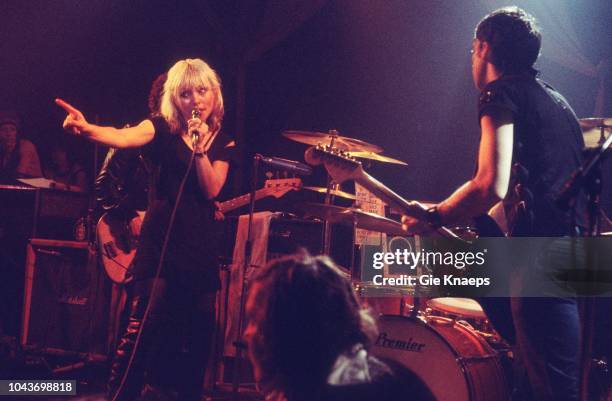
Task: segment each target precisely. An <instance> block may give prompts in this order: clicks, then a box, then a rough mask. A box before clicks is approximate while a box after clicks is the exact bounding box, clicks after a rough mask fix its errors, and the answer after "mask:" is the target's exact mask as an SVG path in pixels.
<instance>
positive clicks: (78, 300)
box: [58, 294, 89, 306]
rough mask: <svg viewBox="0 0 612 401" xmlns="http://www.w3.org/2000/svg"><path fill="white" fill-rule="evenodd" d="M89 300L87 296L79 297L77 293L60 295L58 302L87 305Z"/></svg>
mask: <svg viewBox="0 0 612 401" xmlns="http://www.w3.org/2000/svg"><path fill="white" fill-rule="evenodd" d="M88 300H89V298H87V297H79V296H78V295H72V296H71V295H66V294H64V295H62V296H61V297H60V298H59V299H58V302H59V303H60V304H68V305H81V306H84V305H87V301H88Z"/></svg>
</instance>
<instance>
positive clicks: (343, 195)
mask: <svg viewBox="0 0 612 401" xmlns="http://www.w3.org/2000/svg"><path fill="white" fill-rule="evenodd" d="M302 189H306V190H308V191H314V192H318V193H320V194H326V193H327V188H325V187H302ZM329 192H330V193H331V194H332V195H334V196H338V197H340V198H345V199H350V200H355V199H357V197H356V196H355V195H353V194H349V193H348V192H344V191H340V190H339V189H332V190H330V191H329Z"/></svg>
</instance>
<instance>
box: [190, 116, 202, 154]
mask: <svg viewBox="0 0 612 401" xmlns="http://www.w3.org/2000/svg"><path fill="white" fill-rule="evenodd" d="M191 118H192V119H194V118H200V110H198V109H196V108H194V109H193V110H191ZM199 139H200V131H198V130H197V129H193V130H191V143H192V144H193V146H194V147H195V145H196V143H198V140H199Z"/></svg>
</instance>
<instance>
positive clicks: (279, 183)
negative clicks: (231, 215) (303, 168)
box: [218, 178, 302, 213]
mask: <svg viewBox="0 0 612 401" xmlns="http://www.w3.org/2000/svg"><path fill="white" fill-rule="evenodd" d="M301 187H302V180H300V179H299V178H282V179H276V180H266V182H265V183H264V186H263V188H261V189H258V190H257V191H255V200H256V201H257V200H260V199H262V198H266V197H268V196H274V197H275V198H280V197H281V196H284V195H285V194H286V193H287V192H289V191H293V190H298V189H300V188H301ZM250 200H251V194H250V193H248V194H244V195H240V196H238V197H236V198H232V199H230V200H226V201H224V202H220V203H219V205H218V209H219V211H220V212H221V213H227V212H230V211H232V210H234V209H238V208H239V207H242V206H244V205H248V204H249V202H250Z"/></svg>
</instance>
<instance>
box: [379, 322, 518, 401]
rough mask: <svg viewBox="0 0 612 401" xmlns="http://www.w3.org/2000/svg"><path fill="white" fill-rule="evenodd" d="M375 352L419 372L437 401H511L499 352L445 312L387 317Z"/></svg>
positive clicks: (381, 326) (381, 324) (382, 324)
mask: <svg viewBox="0 0 612 401" xmlns="http://www.w3.org/2000/svg"><path fill="white" fill-rule="evenodd" d="M379 328H380V333H379V335H378V337H377V339H376V341H375V342H374V345H373V347H372V351H373V353H374V355H376V356H378V357H380V358H383V359H391V360H394V361H397V362H398V363H400V364H401V365H403V366H405V367H406V368H408V369H410V370H411V371H412V372H414V373H415V374H416V375H417V376H418V377H419V378H420V379H421V380H423V382H424V383H425V384H426V385H427V386H428V387H429V389H430V390H431V392H432V393H433V395H434V396H435V397H436V400H438V401H492V400H495V401H507V400H509V398H510V393H509V391H508V387H507V384H506V377H505V375H504V370H503V368H502V366H501V362H500V358H499V356H498V354H497V353H496V352H495V351H494V350H493V349H492V348H491V346H490V345H489V344H488V343H487V341H485V340H484V338H483V337H482V336H480V335H478V334H477V333H476V332H475V331H474V330H472V329H470V328H469V327H466V326H464V325H461V324H457V322H455V321H454V320H453V319H448V318H444V317H441V316H429V317H426V318H407V317H403V316H382V317H380V319H379Z"/></svg>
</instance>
